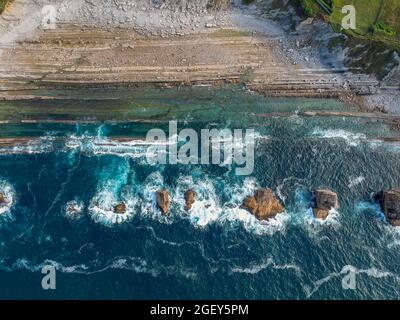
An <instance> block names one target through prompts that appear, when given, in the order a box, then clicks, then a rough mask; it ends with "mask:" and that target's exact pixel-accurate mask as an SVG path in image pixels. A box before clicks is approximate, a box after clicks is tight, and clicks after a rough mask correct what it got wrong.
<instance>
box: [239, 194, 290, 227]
mask: <svg viewBox="0 0 400 320" xmlns="http://www.w3.org/2000/svg"><path fill="white" fill-rule="evenodd" d="M241 208H243V209H245V210H247V211H249V212H250V213H251V214H253V215H254V216H255V217H256V218H257V219H258V220H261V221H262V220H268V219H271V218H274V217H275V216H276V215H277V214H279V213H282V212H283V211H284V208H283V205H282V204H281V202H280V201H279V200H278V199H277V198H275V196H274V195H273V192H272V190H271V189H259V190H256V191H255V193H254V196H252V197H247V198H245V199H244V201H243V204H242V206H241Z"/></svg>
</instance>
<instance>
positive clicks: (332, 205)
mask: <svg viewBox="0 0 400 320" xmlns="http://www.w3.org/2000/svg"><path fill="white" fill-rule="evenodd" d="M314 195H315V206H314V208H313V213H314V217H315V218H316V219H321V220H326V219H327V218H328V216H329V211H330V210H332V209H339V200H338V195H337V193H335V192H333V191H332V190H328V189H317V190H315V191H314Z"/></svg>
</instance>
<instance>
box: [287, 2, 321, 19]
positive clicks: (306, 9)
mask: <svg viewBox="0 0 400 320" xmlns="http://www.w3.org/2000/svg"><path fill="white" fill-rule="evenodd" d="M291 2H292V4H293V5H294V6H296V7H297V8H300V9H301V10H302V12H303V13H304V15H306V16H307V17H315V16H317V15H318V14H319V13H320V12H321V9H320V7H319V5H318V4H317V3H316V2H315V0H291Z"/></svg>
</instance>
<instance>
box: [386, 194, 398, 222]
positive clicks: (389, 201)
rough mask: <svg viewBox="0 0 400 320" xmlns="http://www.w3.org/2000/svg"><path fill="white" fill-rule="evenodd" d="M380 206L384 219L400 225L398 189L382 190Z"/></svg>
mask: <svg viewBox="0 0 400 320" xmlns="http://www.w3.org/2000/svg"><path fill="white" fill-rule="evenodd" d="M382 206H383V212H384V213H385V217H386V220H387V221H388V222H389V223H390V224H391V225H393V226H400V189H394V190H386V191H384V192H383V201H382Z"/></svg>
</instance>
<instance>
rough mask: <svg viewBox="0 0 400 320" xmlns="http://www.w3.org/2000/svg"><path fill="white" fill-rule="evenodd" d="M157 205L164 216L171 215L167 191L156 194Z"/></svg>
mask: <svg viewBox="0 0 400 320" xmlns="http://www.w3.org/2000/svg"><path fill="white" fill-rule="evenodd" d="M156 203H157V207H158V208H159V209H160V210H161V212H162V213H163V215H165V216H167V215H168V213H169V206H170V200H169V193H168V191H166V190H162V191H157V192H156Z"/></svg>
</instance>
